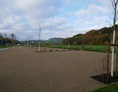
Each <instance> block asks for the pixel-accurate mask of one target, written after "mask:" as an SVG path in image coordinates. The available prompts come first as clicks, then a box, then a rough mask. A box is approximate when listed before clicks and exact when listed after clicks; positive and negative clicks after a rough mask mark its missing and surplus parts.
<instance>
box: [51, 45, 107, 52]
mask: <svg viewBox="0 0 118 92" xmlns="http://www.w3.org/2000/svg"><path fill="white" fill-rule="evenodd" d="M49 47H53V48H63V49H73V50H84V51H96V52H107V45H85V46H81V45H70V46H68V45H53V46H51V45H50V46H49Z"/></svg>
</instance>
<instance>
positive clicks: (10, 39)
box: [0, 33, 20, 46]
mask: <svg viewBox="0 0 118 92" xmlns="http://www.w3.org/2000/svg"><path fill="white" fill-rule="evenodd" d="M19 43H20V41H18V40H16V36H15V34H14V33H11V34H10V35H7V34H6V33H4V34H3V33H0V45H2V46H5V45H12V46H14V45H17V44H19Z"/></svg>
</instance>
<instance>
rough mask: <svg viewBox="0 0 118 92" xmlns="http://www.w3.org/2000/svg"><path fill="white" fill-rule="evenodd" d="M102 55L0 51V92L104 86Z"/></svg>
mask: <svg viewBox="0 0 118 92" xmlns="http://www.w3.org/2000/svg"><path fill="white" fill-rule="evenodd" d="M105 56H106V53H99V52H87V51H63V52H62V51H61V52H41V53H39V52H35V51H34V49H29V48H26V47H12V48H9V49H8V50H2V51H0V92H87V91H88V90H91V89H95V88H98V87H103V86H105V85H104V84H102V83H99V82H97V81H95V80H93V79H91V78H90V76H92V75H96V74H97V73H100V72H101V71H102V70H101V69H100V67H101V66H102V65H101V61H102V59H103V58H104V57H105Z"/></svg>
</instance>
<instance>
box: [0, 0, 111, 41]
mask: <svg viewBox="0 0 118 92" xmlns="http://www.w3.org/2000/svg"><path fill="white" fill-rule="evenodd" d="M111 11H112V9H111V6H110V2H108V0H99V1H97V2H96V0H91V1H88V0H73V1H71V0H58V1H57V0H24V1H22V0H0V32H3V33H9V34H10V33H15V34H16V36H17V38H18V39H19V40H26V39H28V36H30V37H31V39H38V32H39V24H40V26H41V29H42V33H41V34H42V36H41V37H42V39H48V38H50V37H56V36H59V37H69V36H73V35H75V34H78V33H85V32H86V31H89V30H90V29H96V28H97V29H98V28H101V27H103V26H107V25H108V23H107V20H108V21H110V20H109V14H110V13H111Z"/></svg>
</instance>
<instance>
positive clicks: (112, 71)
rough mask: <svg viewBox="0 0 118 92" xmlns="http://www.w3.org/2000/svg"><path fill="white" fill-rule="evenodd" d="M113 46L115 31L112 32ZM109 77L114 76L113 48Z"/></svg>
mask: <svg viewBox="0 0 118 92" xmlns="http://www.w3.org/2000/svg"><path fill="white" fill-rule="evenodd" d="M112 43H113V44H115V30H114V31H113V42H112ZM111 76H112V77H113V76H114V46H112V57H111Z"/></svg>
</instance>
